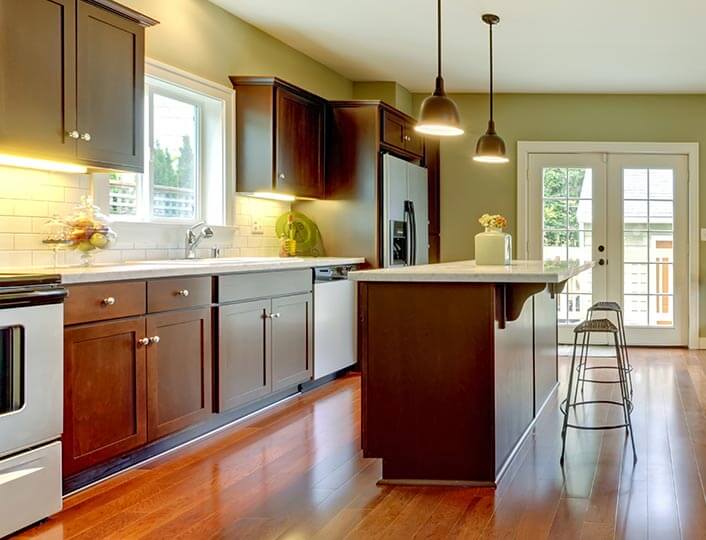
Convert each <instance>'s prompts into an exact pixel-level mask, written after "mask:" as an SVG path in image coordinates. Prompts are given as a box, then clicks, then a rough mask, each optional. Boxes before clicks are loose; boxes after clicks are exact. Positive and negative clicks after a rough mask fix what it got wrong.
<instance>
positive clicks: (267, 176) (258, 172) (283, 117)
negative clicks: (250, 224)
mask: <svg viewBox="0 0 706 540" xmlns="http://www.w3.org/2000/svg"><path fill="white" fill-rule="evenodd" d="M230 79H231V82H232V83H233V88H235V100H236V131H237V134H236V145H237V147H236V151H237V159H236V167H237V186H236V190H237V191H238V192H241V193H253V192H257V191H267V192H276V193H283V194H288V195H295V196H297V197H303V198H314V199H318V198H323V197H324V166H325V164H324V150H325V125H326V101H325V100H324V99H323V98H321V97H319V96H316V95H314V94H312V93H310V92H307V91H306V90H303V89H301V88H298V87H296V86H294V85H292V84H289V83H287V82H285V81H282V80H281V79H278V78H276V77H234V76H233V77H231V78H230Z"/></svg>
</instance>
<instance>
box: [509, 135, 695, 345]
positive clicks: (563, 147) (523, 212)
mask: <svg viewBox="0 0 706 540" xmlns="http://www.w3.org/2000/svg"><path fill="white" fill-rule="evenodd" d="M591 153H596V154H679V155H685V156H686V157H687V160H688V174H689V177H688V179H687V182H688V185H689V210H688V211H689V226H688V235H689V294H688V299H689V348H690V349H699V348H706V343H704V345H703V346H701V343H700V341H701V340H700V338H699V248H700V242H699V143H689V142H683V143H681V142H679V143H657V142H644V143H641V142H590V141H586V142H581V141H556V142H553V141H518V142H517V228H516V231H517V233H516V234H517V256H518V257H519V258H521V259H522V258H527V257H528V249H527V247H528V235H527V234H528V231H529V216H528V212H527V208H528V202H529V201H528V189H527V188H528V185H529V170H528V168H529V156H530V154H591ZM705 342H706V340H705Z"/></svg>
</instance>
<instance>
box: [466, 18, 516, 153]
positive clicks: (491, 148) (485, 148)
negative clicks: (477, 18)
mask: <svg viewBox="0 0 706 540" xmlns="http://www.w3.org/2000/svg"><path fill="white" fill-rule="evenodd" d="M481 19H482V20H483V22H484V23H486V24H487V25H488V29H489V33H490V120H489V121H488V129H487V130H486V132H485V134H484V135H482V136H481V138H480V139H478V143H476V154H475V155H474V156H473V160H474V161H480V162H482V163H507V162H508V161H510V160H509V159H508V158H507V156H506V155H505V141H503V140H502V138H501V137H500V135H498V134H497V133H496V132H495V121H494V120H493V26H494V25H496V24H498V23H499V22H500V17H498V16H497V15H492V14H490V13H486V14H485V15H483V16H482V17H481Z"/></svg>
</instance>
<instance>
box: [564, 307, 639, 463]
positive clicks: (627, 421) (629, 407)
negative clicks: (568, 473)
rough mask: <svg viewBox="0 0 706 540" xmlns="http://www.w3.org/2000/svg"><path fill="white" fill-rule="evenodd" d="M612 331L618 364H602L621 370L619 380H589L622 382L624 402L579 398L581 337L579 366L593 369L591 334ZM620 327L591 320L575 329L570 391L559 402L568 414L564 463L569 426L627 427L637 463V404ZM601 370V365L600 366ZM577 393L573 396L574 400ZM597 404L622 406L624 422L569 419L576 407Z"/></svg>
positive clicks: (565, 428)
mask: <svg viewBox="0 0 706 540" xmlns="http://www.w3.org/2000/svg"><path fill="white" fill-rule="evenodd" d="M606 333H607V334H611V335H612V336H613V343H614V346H615V359H616V366H602V367H601V369H606V368H610V367H612V368H613V369H616V370H617V373H618V379H617V380H611V381H594V380H590V379H586V378H585V377H584V380H585V382H599V383H603V384H618V385H620V401H616V400H611V399H592V400H581V401H578V400H577V396H576V393H575V392H572V390H574V375H575V373H577V372H578V373H579V376H577V377H576V378H577V380H576V385H578V384H579V379H580V371H578V370H577V369H576V352H577V349H578V339H579V336H581V338H582V343H581V350H580V353H579V369H580V368H581V365H583V366H584V370H586V369H591V368H586V367H585V366H586V358H587V356H588V348H589V346H590V336H591V334H606ZM619 334H620V330H619V329H618V327H617V326H616V325H615V324H613V323H612V322H611V321H610V320H608V319H587V320H585V321H583V322H582V323H580V324H579V325H578V326H576V328H574V348H573V353H572V355H571V368H570V369H569V387H568V389H567V392H566V399H564V400H563V401H562V402H561V404H560V405H559V409H560V410H561V412H562V414H563V415H564V422H563V425H562V429H561V459H560V463H561V465H562V466H563V465H564V454H565V452H566V435H567V431H568V429H569V428H571V429H582V430H604V429H621V428H625V433H626V436H628V435H629V436H630V442H631V444H632V452H633V459H634V461H635V462H637V452H636V451H635V438H634V436H633V429H632V421H631V414H632V411H633V403H632V400H631V399H630V394H629V389H628V381H627V374H628V372H627V369H626V367H625V364H624V356H623V353H624V351H623V346H622V344H621V342H622V340H621V339H620V337H619ZM596 369H598V367H596ZM584 374H585V371H584ZM572 396H573V399H572ZM596 404H607V405H615V406H618V407H620V408H621V409H622V411H623V418H624V422H622V423H618V424H609V425H585V424H579V423H574V422H569V414H570V413H571V410H574V411H575V410H576V408H577V407H583V406H589V405H596Z"/></svg>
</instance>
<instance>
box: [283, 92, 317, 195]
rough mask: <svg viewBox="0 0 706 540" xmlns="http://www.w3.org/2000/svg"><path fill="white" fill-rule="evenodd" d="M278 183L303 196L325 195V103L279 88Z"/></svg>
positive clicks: (288, 190)
mask: <svg viewBox="0 0 706 540" xmlns="http://www.w3.org/2000/svg"><path fill="white" fill-rule="evenodd" d="M276 93H277V122H276V134H275V139H276V140H275V146H276V149H277V150H276V164H277V166H276V169H275V186H276V189H277V190H278V191H282V192H284V193H291V194H293V195H298V196H300V197H316V198H320V197H323V196H324V158H323V136H324V111H325V109H324V104H323V103H319V102H316V101H312V100H310V99H307V98H305V97H303V96H300V95H297V94H295V93H293V92H290V91H288V90H285V89H283V88H277V90H276Z"/></svg>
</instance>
